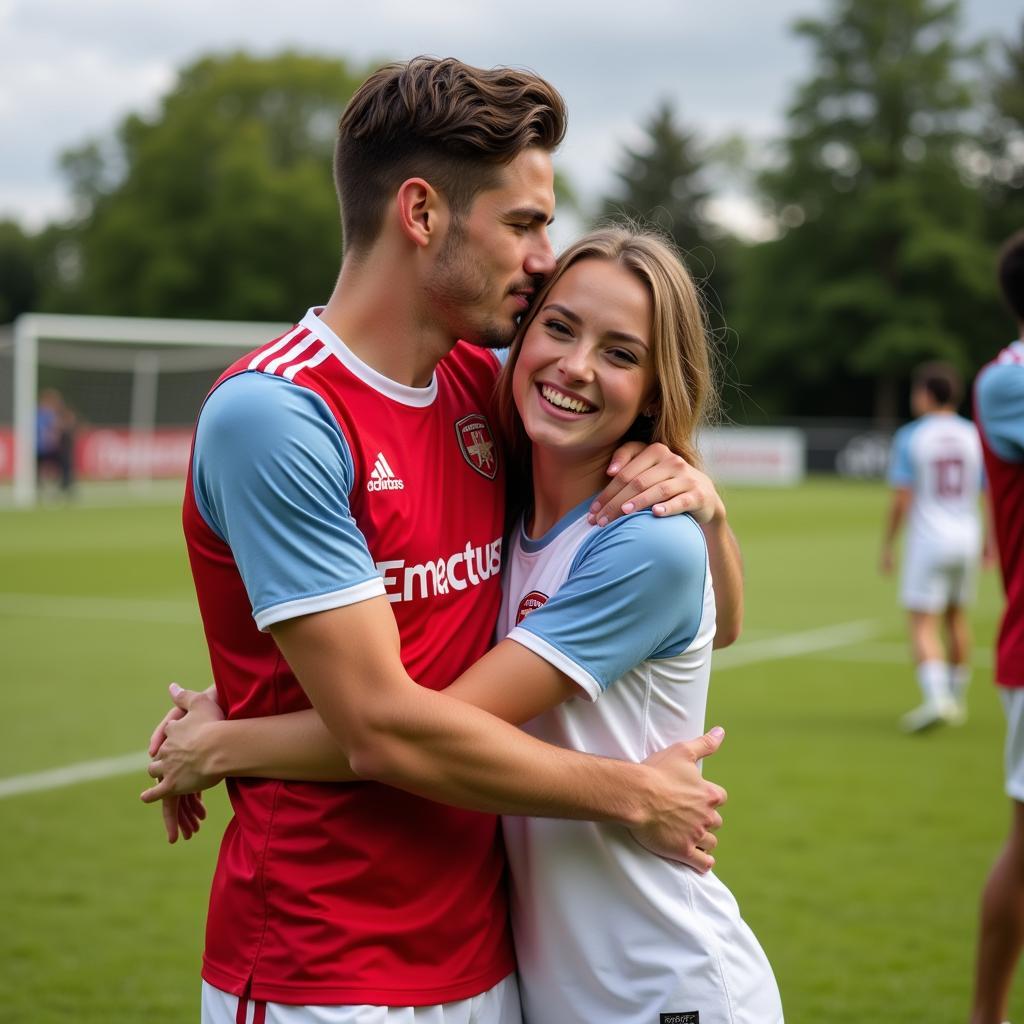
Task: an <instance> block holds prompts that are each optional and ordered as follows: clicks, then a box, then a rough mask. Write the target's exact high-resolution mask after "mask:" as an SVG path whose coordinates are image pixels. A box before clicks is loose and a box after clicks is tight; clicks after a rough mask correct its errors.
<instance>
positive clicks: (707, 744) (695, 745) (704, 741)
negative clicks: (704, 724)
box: [682, 725, 725, 792]
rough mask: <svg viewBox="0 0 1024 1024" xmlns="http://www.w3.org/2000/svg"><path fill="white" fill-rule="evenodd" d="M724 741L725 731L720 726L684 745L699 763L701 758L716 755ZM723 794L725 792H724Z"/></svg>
mask: <svg viewBox="0 0 1024 1024" xmlns="http://www.w3.org/2000/svg"><path fill="white" fill-rule="evenodd" d="M724 739H725V730H724V729H723V728H722V727H721V726H720V725H716V726H715V727H714V728H713V729H709V730H708V731H707V732H706V733H704V735H703V736H698V737H697V738H696V739H695V740H690V741H689V742H687V743H684V744H682V745H683V746H684V747H686V748H687V749H689V751H690V752H691V753H692V754H693V756H694V759H695V760H697V761H699V760H701V758H704V757H710V756H711V755H712V754H713V753H715V751H716V750H718V748H719V747H720V746H721V745H722V741H723V740H724ZM723 792H725V791H724V790H723Z"/></svg>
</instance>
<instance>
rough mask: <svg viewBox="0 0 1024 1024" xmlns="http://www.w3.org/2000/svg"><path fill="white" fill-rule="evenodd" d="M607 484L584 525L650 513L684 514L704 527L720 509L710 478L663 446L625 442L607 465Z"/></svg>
mask: <svg viewBox="0 0 1024 1024" xmlns="http://www.w3.org/2000/svg"><path fill="white" fill-rule="evenodd" d="M608 473H609V475H610V476H611V477H612V480H611V481H610V482H609V484H608V485H607V486H606V487H605V489H604V490H603V491H601V493H600V494H599V495H598V496H597V497H596V498H595V499H594V503H593V504H592V505H591V506H590V514H589V516H588V518H589V519H590V522H592V523H597V525H598V526H604V525H606V524H607V523H609V522H611V521H612V520H613V519H617V518H618V517H619V516H620V515H629V513H630V512H640V511H642V510H643V509H647V508H649V509H651V510H652V511H653V512H654V514H655V515H656V516H674V515H679V514H680V513H681V512H689V513H690V514H691V515H692V516H693V517H694V519H696V520H697V522H698V523H701V524H704V523H709V522H710V521H711V520H712V519H714V518H715V516H717V515H721V514H723V513H724V510H725V506H724V505H723V504H722V499H721V498H720V497H719V496H718V492H717V491H716V490H715V485H714V484H713V483H712V482H711V478H710V477H709V476H708V475H707V474H706V473H702V472H701V471H700V470H699V469H696V468H694V467H693V466H691V465H690V464H689V463H688V462H687V461H686V460H685V459H684V458H683V457H682V456H681V455H676V454H675V452H672V451H670V450H669V449H668V448H666V447H665V445H663V444H649V445H647V446H646V447H644V446H642V445H640V443H639V442H637V441H627V442H626V444H624V445H622V447H620V448H618V449H617V450H616V452H615V454H614V455H613V456H612V461H611V463H610V464H609V466H608Z"/></svg>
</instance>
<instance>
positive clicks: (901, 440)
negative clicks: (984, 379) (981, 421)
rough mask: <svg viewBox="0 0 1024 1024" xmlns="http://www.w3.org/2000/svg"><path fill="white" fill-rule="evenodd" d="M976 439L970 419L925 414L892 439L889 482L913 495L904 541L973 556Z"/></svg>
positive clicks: (978, 461)
mask: <svg viewBox="0 0 1024 1024" xmlns="http://www.w3.org/2000/svg"><path fill="white" fill-rule="evenodd" d="M982 480H983V470H982V455H981V442H980V441H979V440H978V431H977V429H976V428H975V426H974V424H973V423H971V421H970V420H965V419H964V418H963V417H962V416H957V415H955V414H954V413H930V414H929V415H927V416H922V417H921V418H920V419H917V420H915V421H914V422H913V423H908V424H907V425H906V426H905V427H901V428H900V429H899V430H898V431H897V432H896V436H895V437H894V438H893V450H892V459H891V463H890V468H889V483H890V484H892V485H893V486H894V487H909V488H910V490H911V491H912V493H913V500H912V502H911V505H910V519H909V522H908V524H907V530H908V534H907V543H908V545H915V544H926V545H931V546H935V547H939V548H947V549H951V550H953V551H963V552H964V553H965V554H967V555H969V556H971V557H976V556H977V554H978V552H979V551H980V545H981V524H980V521H979V517H978V497H979V494H980V492H981V486H982Z"/></svg>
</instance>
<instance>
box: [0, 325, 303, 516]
mask: <svg viewBox="0 0 1024 1024" xmlns="http://www.w3.org/2000/svg"><path fill="white" fill-rule="evenodd" d="M290 326H291V325H290V324H274V323H258V322H243V321H218V320H159V319H145V318H137V317H101V316H66V315H58V314H38V313H30V314H26V315H24V316H21V317H19V318H18V319H17V320H16V321H15V323H14V328H13V331H11V332H10V333H9V334H7V335H5V336H0V482H4V483H10V484H11V485H12V494H13V499H14V502H15V503H16V504H18V505H31V504H33V503H35V502H36V500H37V499H38V497H39V494H40V488H41V486H46V487H49V486H51V483H50V481H51V479H52V481H53V484H52V486H54V487H58V486H61V485H62V484H64V485H68V484H69V481H68V480H67V479H66V478H65V479H63V480H62V479H61V463H62V462H63V463H65V464H66V465H65V466H64V472H65V474H70V477H71V480H72V481H74V483H75V485H76V486H77V483H78V482H79V481H115V480H120V481H130V482H131V483H132V484H133V485H134V486H135V487H137V488H140V489H143V490H145V489H147V488H149V487H150V486H151V485H152V483H153V481H157V480H167V479H179V480H180V479H184V474H185V471H186V468H187V464H188V454H189V444H190V440H191V430H192V425H193V423H194V422H195V417H196V414H197V413H198V411H199V406H200V405H201V403H202V401H203V398H204V397H205V395H206V393H207V391H208V390H209V388H210V386H211V384H212V383H213V382H214V381H215V380H216V379H217V377H218V376H219V374H220V373H221V371H222V370H223V369H224V368H225V367H226V366H228V365H230V364H231V363H232V362H233V361H234V360H235V359H237V358H238V356H239V355H241V354H243V353H244V352H247V351H248V350H249V349H253V348H256V347H257V346H258V345H260V344H262V343H263V342H265V341H267V340H269V339H271V338H274V337H276V336H277V335H279V334H282V333H283V332H284V331H286V330H288V328H289V327H290ZM4 381H9V382H10V383H9V386H6V387H5V386H3V383H2V382H4ZM61 444H63V446H64V447H63V449H61V447H60V445H61ZM40 455H42V457H41V458H40V457H39V456H40Z"/></svg>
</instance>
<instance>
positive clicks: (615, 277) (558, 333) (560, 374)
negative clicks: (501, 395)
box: [512, 258, 655, 456]
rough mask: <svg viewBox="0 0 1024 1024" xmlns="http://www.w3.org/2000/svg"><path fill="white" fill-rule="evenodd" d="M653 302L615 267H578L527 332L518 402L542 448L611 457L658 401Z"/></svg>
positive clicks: (592, 261) (515, 388)
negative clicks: (651, 406)
mask: <svg viewBox="0 0 1024 1024" xmlns="http://www.w3.org/2000/svg"><path fill="white" fill-rule="evenodd" d="M651 319H652V302H651V296H650V294H649V293H648V291H647V288H646V287H645V286H644V284H643V283H642V282H641V281H640V280H639V279H638V278H637V277H636V276H635V275H634V274H632V273H631V272H630V271H628V270H626V269H625V268H624V267H622V266H620V265H619V264H618V263H615V262H613V261H611V260H604V259H598V258H589V259H583V260H580V261H579V262H578V263H574V264H573V265H572V266H571V267H570V268H569V269H568V270H567V271H566V272H565V273H564V274H563V275H562V276H561V277H560V278H559V279H558V281H557V282H556V283H555V285H554V286H553V287H552V289H551V291H550V292H548V295H547V297H546V299H545V300H544V304H543V305H542V306H541V308H540V309H539V310H538V311H537V314H536V316H534V318H533V321H532V322H531V323H530V326H529V327H528V328H527V329H526V334H525V336H524V338H523V344H522V347H521V348H520V350H519V357H518V359H517V360H516V365H515V368H514V370H513V374H512V394H513V397H514V398H515V403H516V408H517V409H518V410H519V415H520V416H521V417H522V420H523V426H524V427H525V428H526V433H527V434H528V435H529V437H530V440H531V441H532V442H533V443H534V445H539V446H541V447H544V448H552V449H557V450H558V451H559V452H561V453H563V454H568V455H572V454H579V455H581V456H585V455H592V454H594V453H595V452H597V451H607V452H608V453H609V454H610V453H611V451H612V450H614V448H615V447H616V446H617V445H618V443H619V441H620V440H621V438H622V437H623V435H624V434H625V433H626V432H627V431H628V430H629V428H630V427H631V426H632V424H633V422H634V421H635V420H636V418H637V416H639V415H640V413H641V412H643V411H644V410H645V408H646V407H647V406H648V405H649V404H650V402H651V399H652V396H653V395H654V394H655V384H654V360H653V353H652V351H651Z"/></svg>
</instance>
